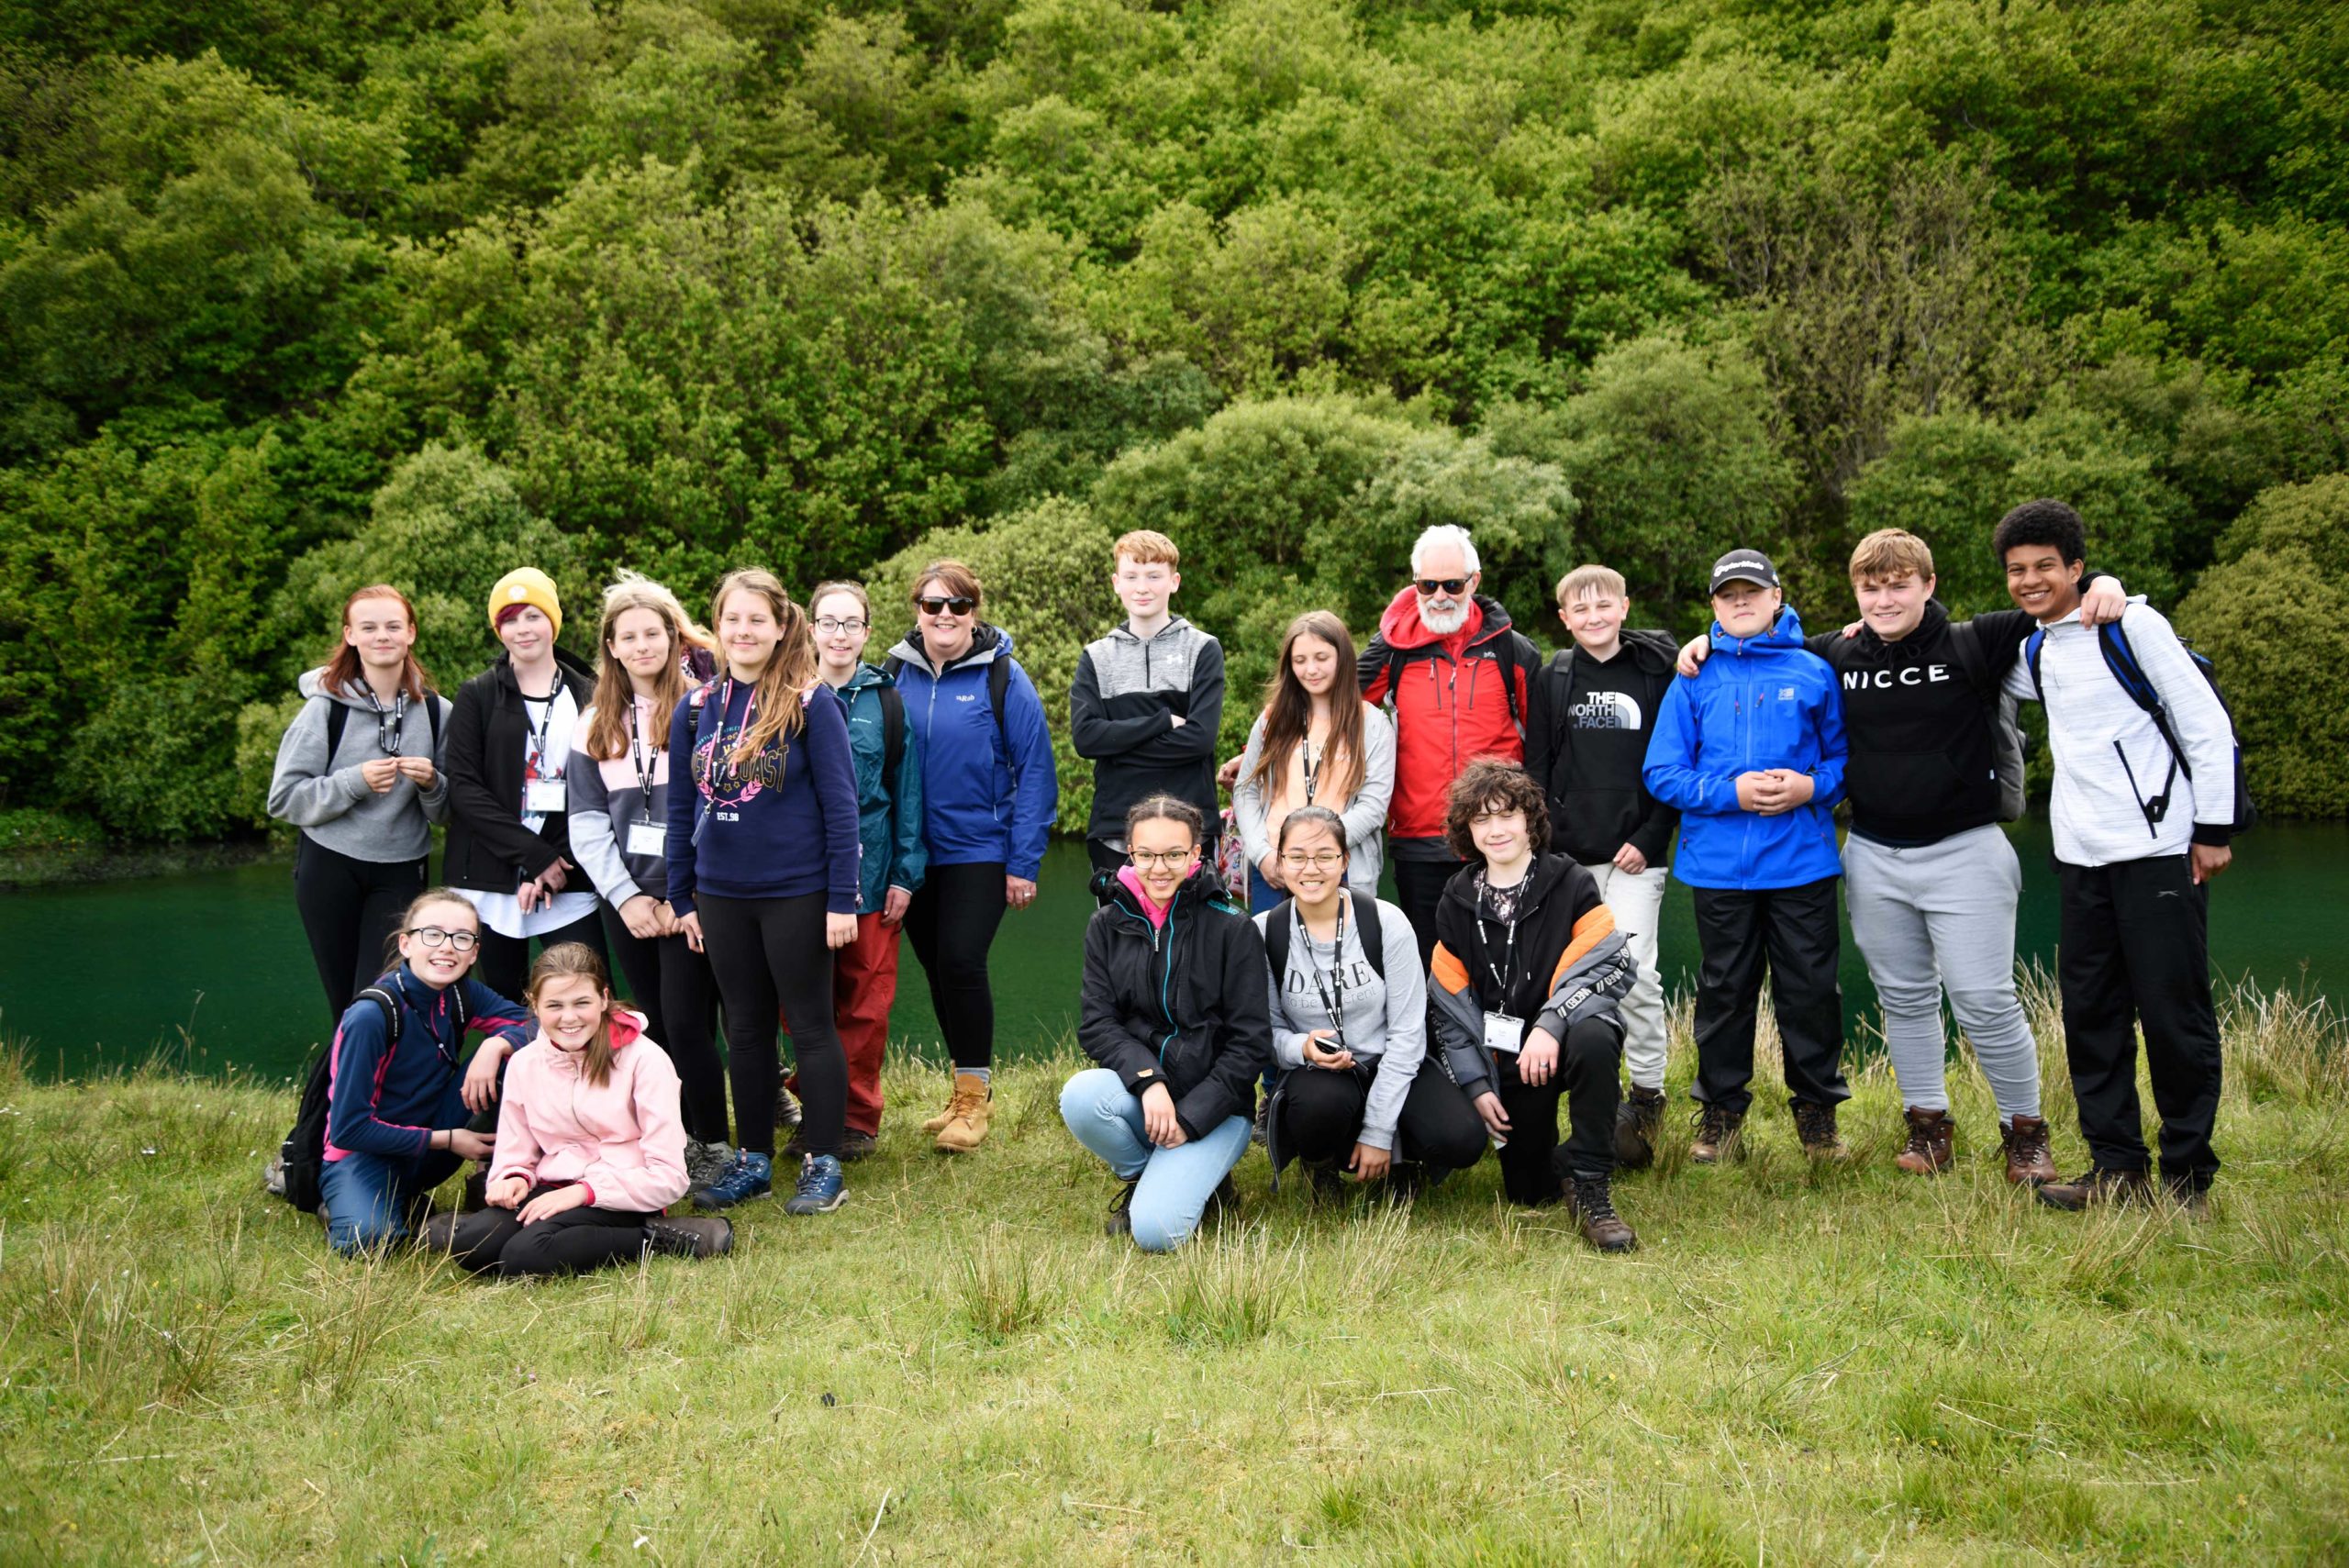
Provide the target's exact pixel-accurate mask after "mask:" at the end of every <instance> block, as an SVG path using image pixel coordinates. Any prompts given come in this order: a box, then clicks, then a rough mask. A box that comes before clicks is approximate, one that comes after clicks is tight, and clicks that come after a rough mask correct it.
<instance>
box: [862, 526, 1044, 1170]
mask: <svg viewBox="0 0 2349 1568" xmlns="http://www.w3.org/2000/svg"><path fill="white" fill-rule="evenodd" d="M910 597H911V600H912V604H913V607H914V610H915V611H916V618H915V622H914V629H913V630H912V631H910V632H908V633H907V635H906V638H905V639H904V640H903V641H901V642H899V643H898V644H897V646H896V648H895V649H894V650H892V651H891V652H890V654H889V658H888V660H887V662H885V664H884V665H883V668H884V669H885V670H886V671H887V672H888V673H890V674H891V675H892V676H893V677H895V679H896V683H897V689H898V691H899V692H901V693H902V694H903V695H904V698H905V705H906V724H907V729H908V730H910V731H911V732H912V736H913V740H914V745H915V748H916V750H917V751H918V755H919V756H920V759H921V765H920V773H921V802H922V805H921V812H922V844H923V848H924V849H925V851H927V853H928V856H929V865H928V868H927V869H926V871H925V872H924V873H923V880H922V884H921V886H920V888H918V890H917V891H916V892H915V893H914V895H913V898H912V900H911V901H910V902H909V903H908V904H907V908H906V934H907V936H908V937H910V938H911V939H912V940H913V945H914V956H915V957H916V958H918V959H919V960H920V961H921V967H922V971H923V973H926V974H928V975H929V977H930V1006H931V1007H932V1008H933V1009H934V1010H935V1011H936V1013H937V1015H938V1027H939V1029H940V1030H941V1032H942V1033H943V1034H944V1035H945V1036H946V1050H947V1054H948V1055H949V1056H951V1057H952V1059H953V1062H954V1089H953V1095H952V1098H950V1099H949V1100H948V1101H947V1104H946V1108H945V1109H944V1110H943V1111H941V1112H940V1113H939V1114H938V1115H937V1116H934V1117H932V1118H930V1119H929V1120H928V1121H926V1122H924V1123H923V1124H922V1130H923V1131H924V1132H928V1133H932V1134H935V1135H936V1137H937V1140H938V1147H939V1148H941V1149H942V1150H945V1151H948V1152H950V1153H952V1152H962V1151H968V1150H972V1149H976V1148H977V1147H978V1146H979V1144H980V1142H981V1141H982V1140H985V1137H986V1135H987V1125H988V1121H989V1118H990V1117H991V1116H992V1114H993V1104H994V1101H993V1090H992V1088H991V1087H990V1086H989V1081H990V1079H991V1078H992V1077H993V1075H994V1068H995V994H994V990H993V987H992V985H991V984H990V983H989V981H988V978H987V951H988V950H989V949H990V948H992V947H993V946H994V945H995V934H996V928H997V927H999V926H1000V925H1001V924H1002V923H1003V912H1004V910H1005V909H1007V908H1011V909H1025V908H1026V907H1027V906H1029V905H1030V903H1032V902H1034V901H1035V897H1036V874H1037V873H1038V871H1040V870H1041V868H1042V865H1043V861H1044V839H1045V835H1046V834H1047V833H1049V832H1050V831H1051V830H1052V819H1053V818H1054V817H1057V816H1058V815H1059V814H1060V780H1059V778H1058V776H1057V775H1056V774H1055V773H1054V772H1053V765H1052V735H1051V733H1050V732H1049V731H1048V730H1047V729H1046V728H1045V727H1044V705H1043V703H1042V701H1041V700H1040V699H1039V698H1038V697H1037V695H1036V687H1035V684H1034V683H1033V682H1031V681H1030V680H1029V678H1028V673H1027V672H1026V671H1025V670H1023V669H1021V668H1020V667H1019V662H1018V661H1017V660H1015V659H1014V658H1013V657H1012V642H1011V634H1010V633H1009V632H1008V631H1005V630H1003V629H1002V628H999V627H993V626H989V625H987V624H986V622H985V621H984V620H982V619H981V618H980V611H981V609H982V607H983V602H984V596H983V595H982V593H981V590H980V587H979V579H978V576H977V574H976V573H974V572H973V571H972V570H971V569H970V568H969V567H968V566H965V565H963V563H962V562H959V561H940V562H933V563H931V564H930V565H929V566H927V567H925V568H923V570H922V572H921V574H920V575H919V576H918V577H916V578H915V579H914V588H913V593H912V595H910Z"/></svg>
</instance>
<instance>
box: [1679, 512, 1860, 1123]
mask: <svg viewBox="0 0 2349 1568" xmlns="http://www.w3.org/2000/svg"><path fill="white" fill-rule="evenodd" d="M1712 599H1713V630H1712V649H1713V655H1714V656H1713V658H1712V659H1710V660H1709V661H1708V662H1706V664H1705V666H1704V668H1703V670H1702V671H1701V672H1699V673H1698V675H1697V677H1696V678H1695V679H1693V680H1681V681H1675V682H1674V683H1673V684H1672V689H1671V691H1670V692H1668V693H1667V694H1665V696H1664V708H1663V711H1662V713H1661V714H1659V715H1658V716H1657V718H1656V726H1655V735H1654V738H1653V740H1650V741H1649V743H1648V756H1647V767H1646V771H1645V777H1646V780H1647V786H1648V789H1649V791H1650V793H1652V794H1653V795H1654V796H1655V797H1656V798H1657V799H1658V800H1661V801H1663V802H1664V804H1665V805H1667V806H1677V807H1679V809H1680V851H1679V853H1677V854H1676V855H1675V856H1674V857H1673V861H1672V868H1673V871H1674V872H1675V874H1677V875H1678V876H1679V878H1680V880H1681V881H1682V882H1685V883H1687V884H1688V886H1689V887H1690V888H1691V889H1692V890H1693V891H1694V893H1695V895H1696V906H1697V937H1698V942H1699V944H1700V945H1701V947H1702V948H1703V952H1704V961H1703V964H1702V966H1701V967H1700V969H1699V970H1698V981H1697V1082H1696V1085H1695V1087H1694V1089H1693V1090H1692V1091H1691V1092H1692V1093H1693V1095H1695V1097H1696V1098H1697V1099H1698V1101H1699V1102H1700V1103H1701V1104H1702V1105H1703V1106H1704V1109H1703V1111H1702V1113H1701V1114H1700V1116H1699V1118H1698V1130H1697V1138H1696V1140H1695V1141H1694V1142H1693V1143H1691V1144H1690V1145H1689V1150H1688V1154H1689V1158H1690V1159H1692V1160H1695V1161H1697V1162H1698V1163H1700V1164H1710V1163H1711V1162H1714V1161H1716V1160H1719V1159H1720V1158H1722V1157H1723V1155H1724V1154H1726V1153H1729V1152H1731V1150H1732V1144H1733V1140H1735V1138H1736V1137H1737V1133H1738V1129H1740V1128H1741V1127H1742V1125H1743V1124H1744V1120H1745V1112H1746V1107H1747V1106H1750V1105H1751V1104H1752V1103H1753V1095H1752V1094H1751V1093H1750V1092H1749V1091H1748V1089H1747V1084H1750V1083H1751V1082H1752V1081H1753V1029H1754V1023H1755V1018H1756V1010H1757V1008H1758V1007H1759V1006H1760V1002H1761V995H1762V975H1763V970H1764V968H1765V964H1766V966H1767V968H1768V971H1769V974H1770V978H1771V981H1772V983H1773V988H1774V994H1775V996H1776V1012H1777V1016H1778V1034H1779V1037H1780V1039H1781V1040H1783V1041H1784V1043H1785V1053H1784V1054H1785V1071H1786V1081H1787V1091H1788V1094H1789V1096H1790V1105H1791V1107H1792V1109H1793V1112H1794V1120H1795V1131H1796V1133H1797V1134H1798V1136H1799V1137H1800V1138H1801V1140H1802V1145H1803V1149H1804V1151H1806V1152H1807V1153H1809V1155H1810V1156H1811V1158H1813V1159H1815V1160H1825V1159H1840V1158H1841V1157H1842V1155H1843V1154H1844V1152H1845V1150H1844V1147H1843V1143H1842V1140H1841V1139H1840V1138H1838V1137H1837V1136H1836V1132H1835V1107H1836V1106H1837V1105H1839V1104H1840V1103H1842V1101H1844V1100H1846V1099H1849V1098H1850V1097H1851V1090H1850V1089H1848V1088H1846V1087H1845V1086H1844V1084H1843V1072H1842V1065H1841V1063H1840V1062H1839V1061H1838V1058H1840V1057H1841V1056H1842V1051H1843V1000H1842V988H1841V987H1840V985H1839V984H1837V981H1836V977H1835V965H1836V960H1837V956H1838V949H1839V947H1840V945H1841V937H1840V934H1839V932H1838V930H1837V927H1836V920H1835V882H1836V878H1837V877H1838V876H1840V875H1841V874H1842V869H1843V867H1842V862H1841V861H1839V860H1838V859H1837V858H1836V854H1835V821H1834V817H1833V815H1832V814H1833V811H1834V806H1835V803H1836V801H1838V800H1840V799H1841V798H1842V794H1843V758H1844V743H1843V708H1842V701H1841V699H1840V698H1839V697H1838V696H1837V695H1836V691H1835V677H1834V673H1833V672H1832V671H1831V670H1830V669H1829V668H1828V667H1827V662H1826V661H1825V660H1823V659H1820V657H1819V656H1818V655H1816V654H1814V653H1811V652H1809V651H1806V650H1805V649H1804V647H1803V645H1802V622H1801V620H1800V619H1799V618H1798V617H1797V616H1796V615H1795V612H1794V611H1793V610H1792V609H1791V608H1789V607H1788V606H1787V603H1786V595H1785V593H1784V592H1783V590H1781V589H1780V587H1779V586H1778V573H1777V571H1776V568H1775V567H1773V566H1772V565H1771V564H1770V562H1769V559H1768V558H1767V557H1765V556H1764V555H1762V554H1761V553H1760V552H1758V551H1755V550H1731V551H1730V552H1729V553H1728V554H1727V555H1724V556H1722V557H1721V558H1720V560H1719V561H1717V562H1714V563H1713V577H1712Z"/></svg>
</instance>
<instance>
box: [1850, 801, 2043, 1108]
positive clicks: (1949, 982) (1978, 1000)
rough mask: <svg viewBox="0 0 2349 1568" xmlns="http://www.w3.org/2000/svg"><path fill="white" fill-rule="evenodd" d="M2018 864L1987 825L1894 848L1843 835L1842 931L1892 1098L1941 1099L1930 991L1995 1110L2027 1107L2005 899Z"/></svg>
mask: <svg viewBox="0 0 2349 1568" xmlns="http://www.w3.org/2000/svg"><path fill="white" fill-rule="evenodd" d="M2021 894H2022V867H2021V865H2020V864H2018V863H2017V862H2016V860H2015V851H2014V846H2013V845H2012V844H2009V842H2008V841H2007V836H2006V834H2005V833H2003V832H2001V831H2000V830H1999V829H1998V828H1997V827H1996V826H1991V827H1987V828H1972V829H1970V830H1968V831H1966V832H1964V833H1955V834H1952V835H1951V836H1950V837H1949V838H1946V839H1943V840H1941V842H1939V843H1937V844H1927V845H1924V846H1922V847H1921V848H1918V849H1908V850H1896V849H1892V848H1889V847H1888V846H1886V845H1883V844H1879V843H1876V842H1875V841H1873V840H1868V839H1864V838H1862V837H1861V836H1860V835H1859V834H1857V833H1853V834H1849V835H1847V836H1846V837H1845V839H1844V841H1843V898H1844V901H1845V903H1846V905H1847V906H1849V907H1850V909H1851V913H1852V936H1853V938H1854V940H1856V941H1857V942H1858V943H1859V944H1860V952H1861V955H1862V956H1863V957H1865V959H1866V960H1867V964H1868V978H1869V979H1870V980H1872V981H1874V982H1875V983H1876V997H1877V999H1878V1000H1879V1001H1881V1002H1882V1003H1883V1005H1884V1042H1885V1049H1886V1050H1887V1051H1888V1052H1889V1053H1890V1054H1891V1057H1892V1072H1893V1075H1894V1076H1895V1077H1896V1078H1898V1080H1899V1083H1900V1098H1901V1100H1902V1102H1903V1103H1904V1104H1906V1105H1909V1106H1914V1107H1916V1108H1918V1109H1920V1110H1933V1111H1943V1110H1947V1109H1949V1090H1948V1088H1947V1087H1946V1085H1945V1084H1944V1081H1943V1061H1944V1057H1945V1053H1946V1047H1945V1045H1944V1042H1943V1035H1942V1000H1941V994H1942V991H1943V988H1944V987H1946V988H1947V990H1948V992H1949V1006H1950V1011H1951V1012H1952V1013H1954V1015H1956V1018H1957V1024H1958V1028H1960V1029H1964V1030H1965V1034H1966V1038H1967V1039H1969V1040H1972V1041H1973V1042H1974V1054H1975V1056H1976V1058H1977V1059H1979V1060H1980V1062H1981V1063H1982V1073H1983V1076H1984V1077H1986V1078H1987V1079H1989V1080H1990V1093H1991V1094H1992V1095H1995V1096H1996V1097H1997V1099H1998V1119H1999V1120H2000V1121H2002V1122H2004V1121H2009V1120H2011V1119H2012V1118H2015V1117H2019V1116H2030V1117H2035V1116H2037V1115H2038V1114H2039V1045H2038V1042H2037V1041H2035V1040H2032V1038H2031V1025H2030V1024H2029V1023H2028V1022H2026V1021H2025V1020H2024V1018H2023V1014H2022V1004H2021V1002H2019V1001H2017V1000H2016V999H2015V903H2016V900H2017V899H2018V898H2020V897H2021Z"/></svg>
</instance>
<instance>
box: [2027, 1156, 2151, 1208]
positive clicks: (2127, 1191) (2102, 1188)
mask: <svg viewBox="0 0 2349 1568" xmlns="http://www.w3.org/2000/svg"><path fill="white" fill-rule="evenodd" d="M2034 1190H2036V1191H2037V1192H2038V1194H2039V1201H2040V1202H2042V1203H2043V1204H2045V1205H2046V1206H2047V1207H2050V1208H2060V1209H2065V1210H2067V1211H2070V1212H2072V1213H2077V1212H2078V1211H2079V1210H2081V1209H2084V1208H2087V1207H2089V1206H2090V1205H2092V1204H2104V1203H2113V1204H2119V1203H2143V1202H2144V1201H2145V1200H2146V1199H2148V1198H2150V1197H2152V1196H2153V1195H2154V1184H2153V1183H2152V1182H2150V1181H2148V1180H2146V1178H2145V1173H2144V1172H2143V1171H2116V1170H2113V1169H2111V1168H2110V1167H2109V1166H2105V1165H2093V1166H2090V1167H2089V1168H2088V1169H2087V1170H2086V1171H2083V1172H2082V1173H2080V1174H2079V1175H2077V1176H2075V1177H2074V1178H2073V1179H2072V1180H2070V1181H2068V1182H2043V1183H2041V1184H2039V1186H2038V1187H2037V1188H2036V1189H2034Z"/></svg>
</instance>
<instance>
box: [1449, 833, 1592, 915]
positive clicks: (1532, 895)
mask: <svg viewBox="0 0 2349 1568" xmlns="http://www.w3.org/2000/svg"><path fill="white" fill-rule="evenodd" d="M1573 863H1574V862H1572V861H1569V860H1568V859H1566V857H1565V856H1564V855H1562V854H1558V853H1556V852H1554V851H1549V850H1544V851H1542V853H1540V854H1538V855H1536V856H1534V857H1533V869H1532V871H1531V873H1528V874H1529V876H1530V879H1531V882H1532V884H1533V885H1532V887H1531V889H1529V890H1528V891H1527V894H1526V898H1525V902H1524V903H1523V904H1522V905H1521V906H1520V908H1519V913H1518V919H1519V920H1520V922H1522V921H1523V920H1524V918H1525V917H1526V916H1528V915H1530V914H1531V913H1532V912H1533V911H1534V910H1536V909H1539V908H1540V907H1542V904H1543V902H1544V901H1545V900H1547V899H1548V898H1549V896H1550V895H1551V894H1553V893H1554V892H1556V891H1557V889H1558V884H1560V883H1562V882H1564V881H1565V880H1566V875H1567V871H1566V868H1567V867H1568V866H1570V865H1572V864H1573ZM1469 867H1470V870H1472V871H1473V870H1474V869H1475V862H1473V861H1471V862H1469ZM1474 885H1475V878H1474V877H1473V876H1470V875H1469V874H1468V873H1461V874H1459V875H1457V876H1454V877H1453V879H1452V880H1451V881H1450V882H1447V883H1445V884H1443V896H1444V897H1445V898H1447V899H1449V900H1450V901H1451V902H1453V903H1454V904H1457V905H1459V906H1461V907H1462V908H1463V909H1465V910H1467V911H1468V912H1469V915H1470V917H1472V918H1473V917H1475V912H1476V895H1475V894H1474V893H1472V892H1470V891H1469V889H1470V888H1471V887H1473V886H1474Z"/></svg>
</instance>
